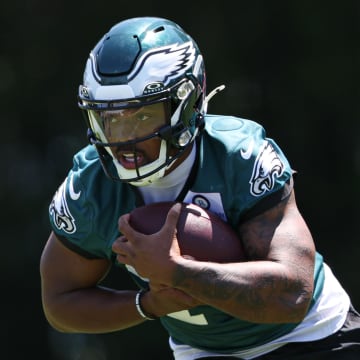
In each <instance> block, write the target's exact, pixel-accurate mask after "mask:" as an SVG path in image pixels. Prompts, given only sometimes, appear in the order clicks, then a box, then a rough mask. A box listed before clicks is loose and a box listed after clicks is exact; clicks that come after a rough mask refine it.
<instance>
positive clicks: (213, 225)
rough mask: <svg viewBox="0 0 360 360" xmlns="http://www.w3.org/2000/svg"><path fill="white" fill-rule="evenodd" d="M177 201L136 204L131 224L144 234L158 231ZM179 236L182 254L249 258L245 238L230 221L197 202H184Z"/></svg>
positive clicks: (203, 257) (201, 258) (232, 259)
mask: <svg viewBox="0 0 360 360" xmlns="http://www.w3.org/2000/svg"><path fill="white" fill-rule="evenodd" d="M174 204H175V202H157V203H152V204H148V205H144V206H141V207H138V208H135V209H134V210H133V211H132V212H131V216H130V224H131V225H132V226H133V228H134V229H135V230H137V231H139V232H141V233H143V234H147V235H149V234H153V233H156V232H157V231H159V230H160V229H161V227H162V226H163V224H164V223H165V220H166V216H167V213H168V211H169V209H170V207H171V206H172V205H174ZM177 237H178V241H179V246H180V250H181V253H182V255H190V256H192V257H193V258H195V259H196V260H199V261H213V262H219V263H226V262H239V261H245V260H246V257H245V253H244V250H243V246H242V243H241V240H240V238H239V237H238V235H237V234H236V233H235V231H234V230H233V229H232V228H231V227H230V225H229V224H227V223H226V222H225V221H223V220H222V219H221V218H220V217H218V216H217V215H216V214H214V213H212V212H210V211H207V210H205V209H203V208H201V207H199V206H197V205H194V204H185V203H183V204H182V210H181V214H180V217H179V220H178V224H177Z"/></svg>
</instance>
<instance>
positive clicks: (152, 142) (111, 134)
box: [91, 103, 168, 169]
mask: <svg viewBox="0 0 360 360" xmlns="http://www.w3.org/2000/svg"><path fill="white" fill-rule="evenodd" d="M91 118H92V119H93V122H94V123H95V125H96V126H97V128H99V129H100V131H99V132H100V133H101V134H102V136H101V137H103V138H104V139H102V140H103V141H104V142H106V143H113V144H114V143H116V145H114V146H110V147H109V148H110V150H111V152H112V154H113V155H114V157H115V158H116V159H117V160H118V161H119V163H120V164H121V165H122V166H123V167H124V168H126V169H135V168H136V167H140V166H143V165H146V164H148V163H151V162H153V161H155V160H156V159H157V158H158V156H159V151H160V143H161V139H160V138H159V137H152V138H150V139H148V140H143V141H138V142H132V141H134V140H141V139H143V138H144V137H146V136H150V135H152V134H154V133H156V132H157V131H158V130H159V129H160V128H161V127H163V126H165V125H166V124H168V111H167V104H165V103H156V104H152V105H147V106H143V107H138V108H127V109H117V110H106V111H92V112H91ZM129 141H130V142H131V143H129Z"/></svg>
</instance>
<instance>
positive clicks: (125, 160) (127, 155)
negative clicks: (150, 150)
mask: <svg viewBox="0 0 360 360" xmlns="http://www.w3.org/2000/svg"><path fill="white" fill-rule="evenodd" d="M116 157H117V159H118V161H119V163H120V164H121V165H122V166H123V167H124V168H125V169H129V170H130V169H136V168H137V167H140V166H143V165H145V163H146V160H145V156H144V154H143V153H142V152H139V151H127V150H120V151H117V152H116Z"/></svg>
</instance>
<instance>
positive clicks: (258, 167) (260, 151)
mask: <svg viewBox="0 0 360 360" xmlns="http://www.w3.org/2000/svg"><path fill="white" fill-rule="evenodd" d="M202 146H203V151H202V157H203V159H202V160H203V161H202V163H203V164H204V165H203V167H204V168H205V167H206V168H211V169H209V171H208V173H207V176H209V177H210V174H211V176H214V175H213V173H215V171H214V169H217V170H218V173H219V177H220V176H221V175H222V176H223V177H225V178H226V184H224V188H226V187H228V188H229V191H228V194H229V199H228V202H229V206H230V207H231V208H233V209H235V208H236V209H238V210H239V213H240V212H241V213H243V212H246V211H247V210H248V209H250V208H252V207H253V206H255V204H257V203H259V202H260V201H261V200H262V199H263V198H265V197H268V195H270V194H272V193H275V192H277V191H279V190H281V189H282V188H283V187H284V186H286V183H287V182H288V181H289V179H290V178H291V176H292V173H293V170H292V168H291V165H290V162H289V161H288V159H287V157H286V156H285V154H284V152H283V151H282V149H281V148H280V147H279V146H278V144H277V143H276V142H275V141H274V139H272V138H269V137H268V136H267V134H266V131H265V129H264V127H263V126H262V125H261V124H259V123H257V122H255V121H252V120H248V119H243V118H238V117H234V116H218V115H207V116H206V118H205V131H204V134H203V139H202Z"/></svg>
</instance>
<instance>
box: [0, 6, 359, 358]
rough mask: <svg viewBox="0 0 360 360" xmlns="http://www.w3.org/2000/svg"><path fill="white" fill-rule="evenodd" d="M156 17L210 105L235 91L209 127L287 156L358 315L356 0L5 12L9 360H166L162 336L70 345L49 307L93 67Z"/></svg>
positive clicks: (0, 35)
mask: <svg viewBox="0 0 360 360" xmlns="http://www.w3.org/2000/svg"><path fill="white" fill-rule="evenodd" d="M235 5H236V6H235ZM147 15H151V16H162V17H168V18H169V19H171V20H173V21H175V22H178V23H179V24H180V25H181V26H182V27H183V28H184V29H185V30H186V31H188V32H189V33H190V34H191V35H192V36H193V38H194V39H195V40H196V41H197V43H198V45H199V46H200V48H201V50H202V52H203V54H204V57H205V63H206V67H207V78H208V89H209V91H211V90H212V89H213V88H214V87H215V86H217V85H220V84H225V85H226V89H225V90H224V91H223V92H222V93H220V94H219V95H217V96H216V97H215V98H214V99H213V101H212V102H211V103H210V106H209V112H210V113H218V114H220V113H222V114H233V115H237V116H240V117H245V118H250V119H253V120H256V121H258V122H260V123H261V124H263V125H264V126H265V127H266V129H267V133H268V136H270V137H273V138H275V139H276V140H277V142H278V143H279V144H280V146H281V147H282V148H283V150H284V151H285V152H286V154H287V156H288V158H289V160H290V162H291V163H292V166H293V167H294V168H295V169H297V170H298V172H299V176H298V180H297V185H296V191H297V200H298V204H299V206H300V209H301V211H302V213H303V215H304V218H305V219H306V221H307V222H308V224H309V226H310V227H311V229H312V232H313V235H314V238H315V241H316V245H317V248H318V250H319V251H320V252H321V253H322V254H323V255H324V257H325V259H326V261H327V263H328V264H329V265H330V266H331V267H332V269H333V271H334V273H335V274H336V275H337V277H338V278H339V279H340V281H341V282H342V284H343V286H344V287H345V289H346V290H348V291H349V293H350V295H351V297H352V300H353V303H354V305H355V306H356V307H357V308H360V290H359V265H358V264H359V257H360V250H359V233H358V227H359V220H360V219H359V201H360V141H359V130H360V129H359V128H360V122H359V115H360V114H359V110H360V102H359V95H360V94H359V92H360V91H359V89H360V88H359V81H360V76H359V60H360V54H359V35H360V34H359V32H360V22H359V20H360V2H359V1H358V0H344V1H330V2H329V1H322V0H320V1H306V0H305V1H291V0H288V1H285V0H284V1H268V0H267V1H266V0H262V1H260V0H253V1H244V0H238V1H236V2H235V3H234V2H233V1H222V2H221V3H217V2H215V3H212V2H206V1H203V0H198V1H195V0H193V1H183V2H171V1H166V2H165V1H155V2H152V3H151V2H148V1H142V0H139V1H136V2H123V1H107V0H103V1H101V2H100V1H92V0H89V1H69V0H62V1H57V2H51V1H45V0H31V1H30V0H27V1H25V0H23V1H19V0H14V1H7V0H4V1H1V3H0V30H1V31H0V40H1V47H0V102H1V109H2V115H1V123H2V128H3V130H4V131H3V138H2V141H1V143H0V149H1V154H2V157H1V163H2V164H3V170H2V176H1V177H0V196H1V204H2V235H1V238H2V241H1V244H2V255H1V262H0V266H1V273H2V274H3V281H2V295H1V297H0V301H1V309H2V326H1V339H2V349H1V352H2V353H7V354H8V355H7V357H6V358H7V359H23V358H25V356H33V357H35V358H37V359H44V360H75V359H76V360H85V359H86V360H103V359H107V360H113V359H114V360H115V359H117V360H118V359H123V360H126V359H140V358H146V359H159V358H162V359H166V358H170V352H169V350H168V345H167V335H166V334H165V332H164V331H163V330H162V328H160V326H159V324H158V322H148V323H146V324H143V325H141V326H139V327H136V328H133V329H129V330H126V331H122V332H119V333H113V334H108V335H99V336H98V335H92V336H83V335H65V334H60V333H57V332H56V331H53V330H51V329H50V328H49V326H48V325H47V323H46V321H45V319H44V316H43V313H42V309H41V303H40V279H39V272H38V266H39V257H40V254H41V250H42V248H43V246H44V243H45V241H46V240H47V237H48V234H49V231H50V228H49V225H48V220H47V207H48V205H49V202H50V201H51V198H52V195H53V193H54V191H55V190H56V188H57V187H58V185H59V184H60V183H61V182H62V180H63V179H64V177H65V175H66V173H67V171H68V169H69V168H70V167H71V166H72V154H73V153H74V152H75V151H77V150H78V149H80V148H81V147H82V146H84V145H85V144H86V143H87V140H86V129H85V123H84V121H83V118H82V116H81V114H80V111H79V110H78V108H77V98H76V96H77V87H78V85H79V84H80V83H81V80H82V72H83V69H84V65H85V61H86V59H87V56H88V54H89V51H90V50H91V48H92V47H93V46H94V45H95V44H96V42H97V41H98V40H99V39H100V38H101V37H102V35H103V34H104V33H105V32H106V31H107V30H108V29H109V28H110V26H112V25H114V24H115V23H116V22H118V21H120V20H123V19H125V18H127V17H133V16H147ZM118 276H119V278H118V280H117V281H119V282H124V283H125V284H126V285H127V283H128V279H127V277H126V276H125V275H124V274H119V275H118Z"/></svg>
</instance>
